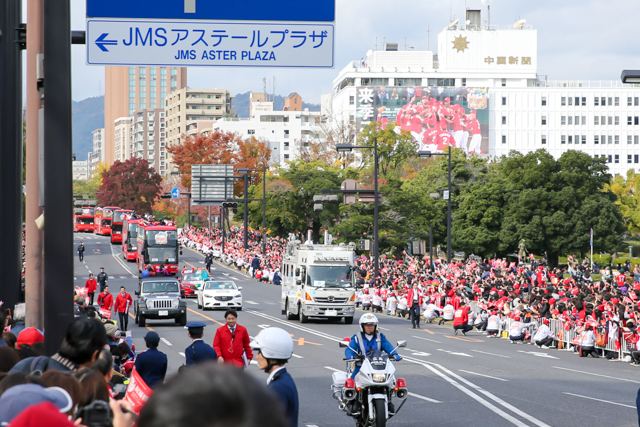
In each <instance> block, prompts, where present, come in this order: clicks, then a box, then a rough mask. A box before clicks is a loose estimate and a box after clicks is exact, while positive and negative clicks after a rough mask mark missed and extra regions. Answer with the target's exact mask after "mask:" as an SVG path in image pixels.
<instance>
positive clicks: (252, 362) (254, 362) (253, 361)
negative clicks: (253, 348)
mask: <svg viewBox="0 0 640 427" xmlns="http://www.w3.org/2000/svg"><path fill="white" fill-rule="evenodd" d="M250 364H251V365H257V364H258V362H257V361H256V360H252V361H251V362H250Z"/></svg>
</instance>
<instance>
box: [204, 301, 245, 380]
mask: <svg viewBox="0 0 640 427" xmlns="http://www.w3.org/2000/svg"><path fill="white" fill-rule="evenodd" d="M224 320H225V321H226V322H227V324H226V325H225V326H220V327H219V328H218V330H216V336H215V337H214V339H213V349H214V350H215V351H216V353H217V354H218V361H220V362H225V363H230V364H233V365H234V366H236V367H238V368H241V367H246V366H249V362H251V359H253V352H252V351H251V347H250V346H249V343H250V342H251V340H250V339H249V333H248V332H247V328H245V327H244V326H240V325H238V323H237V320H238V313H237V312H236V311H235V310H227V311H226V312H225V313H224Z"/></svg>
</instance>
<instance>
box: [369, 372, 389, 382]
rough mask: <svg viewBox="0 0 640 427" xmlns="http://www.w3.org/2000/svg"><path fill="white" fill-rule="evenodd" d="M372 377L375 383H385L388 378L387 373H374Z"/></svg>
mask: <svg viewBox="0 0 640 427" xmlns="http://www.w3.org/2000/svg"><path fill="white" fill-rule="evenodd" d="M371 377H372V379H373V382H374V383H383V382H385V380H386V379H387V376H386V375H385V374H373V375H372V376H371Z"/></svg>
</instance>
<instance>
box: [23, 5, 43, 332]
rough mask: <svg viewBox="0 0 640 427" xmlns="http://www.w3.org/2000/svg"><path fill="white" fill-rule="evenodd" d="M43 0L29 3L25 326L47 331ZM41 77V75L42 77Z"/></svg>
mask: <svg viewBox="0 0 640 427" xmlns="http://www.w3.org/2000/svg"><path fill="white" fill-rule="evenodd" d="M43 3H44V0H27V22H29V35H28V36H27V115H26V119H27V153H26V157H27V174H26V187H27V194H26V203H25V206H26V213H25V228H26V242H25V243H26V248H25V252H26V253H25V256H26V258H25V261H26V265H27V268H26V271H25V302H26V304H27V310H26V318H25V323H26V325H27V326H30V327H35V328H38V329H40V330H44V282H43V280H44V274H43V270H44V260H43V259H42V251H43V250H44V232H43V231H42V230H41V229H39V228H38V227H37V226H36V223H35V220H36V218H38V217H39V216H40V215H41V214H42V206H43V205H44V193H41V191H42V190H44V188H40V181H41V178H44V177H43V176H41V174H43V172H44V171H43V170H41V169H40V157H41V156H43V154H44V153H42V152H41V151H40V147H39V143H40V141H39V130H40V129H41V128H42V125H43V124H42V123H41V122H40V121H41V120H42V114H43V112H44V111H43V110H42V99H41V97H40V90H39V89H40V87H41V84H42V81H38V77H39V76H38V67H39V63H40V62H41V60H42V53H43V51H44V45H43V44H44V40H43V37H42V36H43V34H42V29H43V25H44V16H43V8H44V6H43ZM40 77H41V76H40Z"/></svg>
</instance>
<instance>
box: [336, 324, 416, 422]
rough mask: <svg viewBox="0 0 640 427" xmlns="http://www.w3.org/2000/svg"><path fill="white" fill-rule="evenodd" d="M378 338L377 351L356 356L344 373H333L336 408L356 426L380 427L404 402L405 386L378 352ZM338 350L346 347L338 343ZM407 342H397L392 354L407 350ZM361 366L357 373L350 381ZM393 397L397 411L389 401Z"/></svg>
mask: <svg viewBox="0 0 640 427" xmlns="http://www.w3.org/2000/svg"><path fill="white" fill-rule="evenodd" d="M379 340H380V335H378V346H377V347H378V349H377V350H372V351H370V352H369V353H368V354H367V355H356V357H355V358H353V359H344V360H346V361H347V362H346V363H347V372H346V373H345V372H334V373H333V384H332V386H331V391H332V393H333V398H334V399H336V400H337V401H338V407H339V408H340V410H342V411H344V412H345V413H346V414H347V415H348V416H350V417H353V418H354V419H355V421H356V426H357V427H382V426H386V425H387V420H388V419H390V418H391V417H393V416H394V415H396V414H397V413H398V411H399V410H400V408H402V406H403V405H404V404H405V402H406V399H407V394H408V391H407V383H406V381H405V380H404V379H403V378H398V379H396V378H395V375H394V374H395V371H396V370H395V367H394V366H393V363H392V362H391V360H390V359H389V356H388V355H387V354H385V352H384V351H383V350H382V349H381V345H380V342H379ZM339 345H340V347H342V348H346V347H348V346H349V342H348V341H341V342H340V343H339ZM406 345H407V342H406V341H398V342H397V347H396V348H395V349H394V350H393V351H392V352H391V353H393V352H394V351H395V350H397V349H398V348H400V347H406ZM358 365H360V370H359V371H358V373H357V374H356V375H355V377H354V378H351V376H352V374H353V372H354V371H355V369H356V368H357V366H358ZM393 396H395V397H396V398H397V399H398V400H399V401H400V405H399V406H398V407H397V408H396V407H395V405H394V404H393V402H392V398H393Z"/></svg>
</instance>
